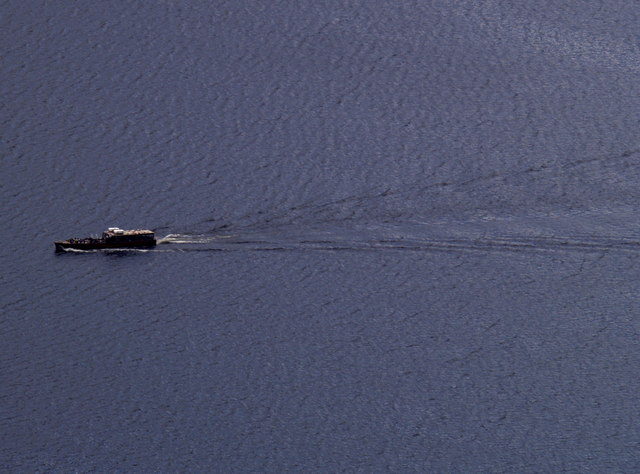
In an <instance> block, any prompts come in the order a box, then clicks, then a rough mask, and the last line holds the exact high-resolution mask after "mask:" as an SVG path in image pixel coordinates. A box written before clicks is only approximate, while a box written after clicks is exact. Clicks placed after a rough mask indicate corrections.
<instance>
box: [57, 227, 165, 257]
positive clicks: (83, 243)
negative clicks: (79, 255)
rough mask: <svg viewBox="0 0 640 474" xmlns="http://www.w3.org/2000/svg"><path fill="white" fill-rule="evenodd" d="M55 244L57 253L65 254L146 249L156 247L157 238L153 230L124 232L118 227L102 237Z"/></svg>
mask: <svg viewBox="0 0 640 474" xmlns="http://www.w3.org/2000/svg"><path fill="white" fill-rule="evenodd" d="M54 244H55V246H56V252H64V251H65V250H68V249H75V250H94V249H127V248H144V247H153V246H155V245H156V237H155V234H154V233H153V231H152V230H146V229H144V230H143V229H136V230H123V229H120V228H118V227H109V228H108V229H107V230H105V231H104V232H103V233H102V237H98V238H96V237H85V238H73V239H67V240H57V241H56V242H54Z"/></svg>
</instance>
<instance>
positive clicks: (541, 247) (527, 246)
mask: <svg viewBox="0 0 640 474" xmlns="http://www.w3.org/2000/svg"><path fill="white" fill-rule="evenodd" d="M354 237H356V236H355V235H354V233H350V235H339V234H337V233H336V234H333V235H326V233H323V235H315V236H314V235H304V236H303V235H286V234H282V235H274V234H271V235H259V234H255V233H252V234H244V235H242V234H236V235H231V234H225V235H208V236H207V235H187V234H170V235H168V236H166V237H164V238H162V239H160V240H159V241H158V243H159V244H171V245H166V246H164V245H163V246H161V247H158V250H164V249H172V251H181V252H188V251H199V252H202V251H230V252H231V251H236V252H237V251H304V250H325V251H338V250H343V251H349V250H351V251H376V250H396V251H418V252H420V251H422V252H429V251H440V252H562V251H572V252H610V251H626V252H639V253H640V239H630V238H625V237H585V238H576V237H558V236H553V237H551V236H531V237H525V236H513V235H512V236H500V237H488V236H473V235H468V236H456V237H455V238H454V237H448V236H433V237H426V236H421V237H416V236H415V235H407V236H397V235H396V236H393V237H390V236H384V235H379V236H374V235H361V236H359V237H360V238H354Z"/></svg>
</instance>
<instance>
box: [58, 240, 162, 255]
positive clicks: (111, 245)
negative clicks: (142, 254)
mask: <svg viewBox="0 0 640 474" xmlns="http://www.w3.org/2000/svg"><path fill="white" fill-rule="evenodd" d="M54 244H55V246H56V252H64V251H66V250H101V249H130V248H135V249H138V248H149V247H155V245H156V241H155V239H154V240H148V241H145V242H104V241H97V240H96V241H93V242H69V241H67V240H62V241H58V242H54Z"/></svg>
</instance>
